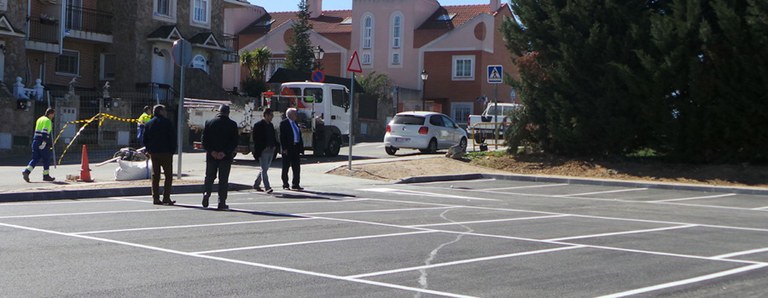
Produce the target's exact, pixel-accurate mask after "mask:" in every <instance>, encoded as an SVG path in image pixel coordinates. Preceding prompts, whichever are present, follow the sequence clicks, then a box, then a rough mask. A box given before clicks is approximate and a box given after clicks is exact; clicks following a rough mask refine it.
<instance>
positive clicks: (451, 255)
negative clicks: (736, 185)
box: [0, 179, 768, 297]
mask: <svg viewBox="0 0 768 298" xmlns="http://www.w3.org/2000/svg"><path fill="white" fill-rule="evenodd" d="M174 199H175V200H177V201H178V206H154V205H152V204H151V198H150V197H147V196H143V197H113V198H102V199H83V200H66V201H48V202H23V203H3V204H0V233H2V235H3V240H2V242H0V251H1V252H2V253H0V262H2V264H3V270H0V279H2V280H3V281H4V282H3V284H2V285H0V289H2V294H1V295H0V296H7V297H21V296H24V297H28V296H57V297H66V296H111V297H117V296H120V297H126V296H127V297H136V296H143V297H146V296H204V295H210V296H259V297H267V296H270V297H274V296H281V297H285V296H299V297H310V296H312V297H330V296H333V297H361V296H365V297H446V296H447V297H599V296H605V297H624V296H669V297H702V296H725V295H728V296H733V297H760V296H765V295H766V293H768V290H766V288H765V285H766V284H768V196H761V195H745V194H737V193H727V192H696V191H674V190H661V189H653V188H643V187H614V186H594V185H577V184H558V183H537V182H522V181H508V180H494V179H482V180H471V181H453V182H434V183H421V184H379V185H365V186H353V185H350V186H349V187H346V188H345V187H338V186H336V187H334V188H329V189H308V190H307V191H305V192H292V191H281V192H276V193H275V194H273V195H266V194H263V193H257V192H251V191H241V192H232V193H230V199H229V201H228V203H229V205H230V207H231V208H232V209H233V210H232V211H214V210H213V209H203V208H202V207H200V205H199V204H200V195H177V196H175V198H174ZM212 199H213V198H212Z"/></svg>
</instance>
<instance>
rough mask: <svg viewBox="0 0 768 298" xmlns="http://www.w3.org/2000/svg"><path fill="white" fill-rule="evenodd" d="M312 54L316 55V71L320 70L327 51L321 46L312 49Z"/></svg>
mask: <svg viewBox="0 0 768 298" xmlns="http://www.w3.org/2000/svg"><path fill="white" fill-rule="evenodd" d="M312 53H313V54H315V69H320V60H323V56H325V51H323V48H321V47H320V46H316V47H314V48H312Z"/></svg>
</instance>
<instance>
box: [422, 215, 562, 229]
mask: <svg viewBox="0 0 768 298" xmlns="http://www.w3.org/2000/svg"><path fill="white" fill-rule="evenodd" d="M567 216H569V215H566V214H559V215H545V216H531V217H515V218H502V219H488V220H474V221H458V222H445V223H436V224H424V225H412V226H409V227H412V228H427V227H440V226H453V225H463V224H478V223H492V222H504V221H516V220H532V219H545V218H557V217H567Z"/></svg>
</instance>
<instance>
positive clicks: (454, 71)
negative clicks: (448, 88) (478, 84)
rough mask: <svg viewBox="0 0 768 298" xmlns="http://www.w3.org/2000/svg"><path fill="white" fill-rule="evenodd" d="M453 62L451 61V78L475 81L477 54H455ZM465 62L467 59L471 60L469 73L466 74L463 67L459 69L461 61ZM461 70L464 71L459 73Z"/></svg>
mask: <svg viewBox="0 0 768 298" xmlns="http://www.w3.org/2000/svg"><path fill="white" fill-rule="evenodd" d="M451 60H452V61H453V62H452V63H451V79H452V80H454V81H473V80H474V79H475V56H474V55H458V56H453V58H452V59H451ZM460 61H461V63H462V64H463V63H464V62H466V61H469V63H470V65H469V74H464V73H463V69H462V70H459V69H458V67H459V63H460ZM459 71H462V73H459Z"/></svg>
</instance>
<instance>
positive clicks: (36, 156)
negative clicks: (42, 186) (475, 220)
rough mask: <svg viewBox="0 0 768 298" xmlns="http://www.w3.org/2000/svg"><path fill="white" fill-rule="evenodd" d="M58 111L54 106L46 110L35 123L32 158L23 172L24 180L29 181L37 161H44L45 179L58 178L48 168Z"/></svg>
mask: <svg viewBox="0 0 768 298" xmlns="http://www.w3.org/2000/svg"><path fill="white" fill-rule="evenodd" d="M55 114H56V111H55V110H54V109H52V108H48V109H47V110H45V115H43V116H40V118H37V122H36V123H35V135H34V137H32V160H30V161H29V164H28V165H27V168H26V169H24V171H23V172H21V174H22V177H23V178H24V181H27V182H29V174H30V173H32V170H33V169H35V166H37V163H38V162H40V161H42V162H43V181H53V180H56V178H53V177H51V175H50V174H49V173H48V168H49V167H50V165H51V148H52V146H53V141H52V139H51V130H52V129H53V122H52V121H51V120H53V117H54V116H55Z"/></svg>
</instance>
